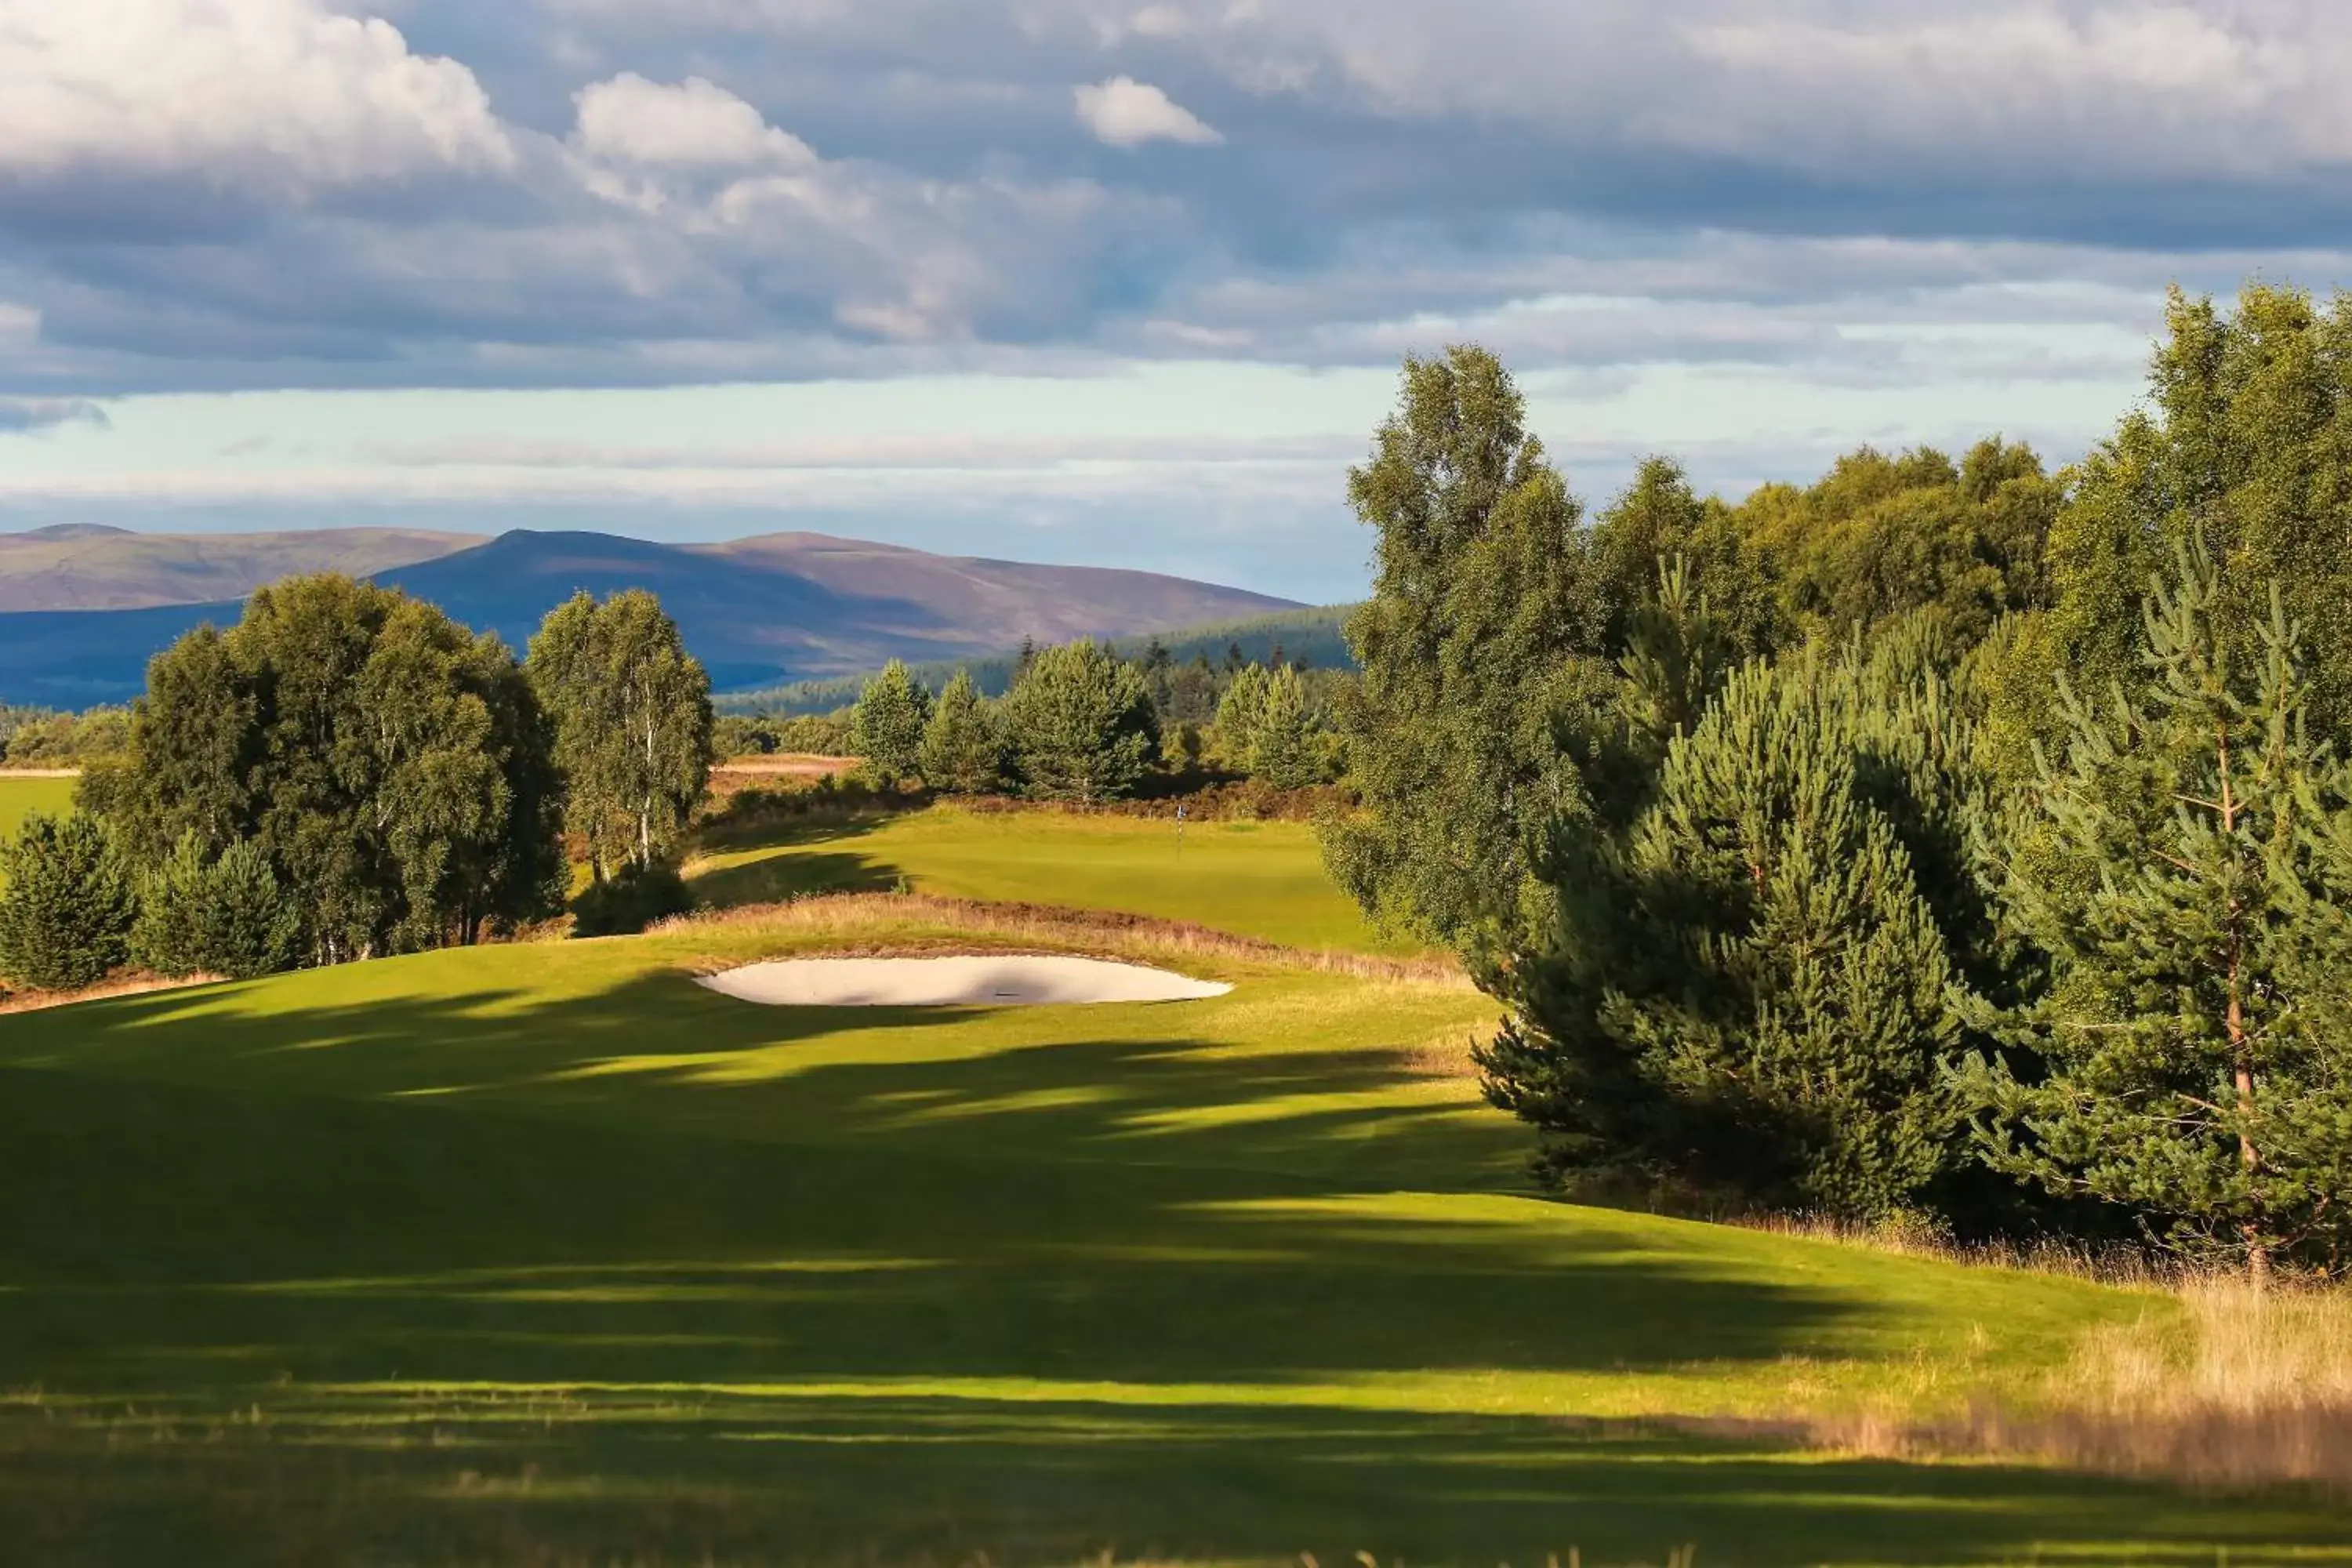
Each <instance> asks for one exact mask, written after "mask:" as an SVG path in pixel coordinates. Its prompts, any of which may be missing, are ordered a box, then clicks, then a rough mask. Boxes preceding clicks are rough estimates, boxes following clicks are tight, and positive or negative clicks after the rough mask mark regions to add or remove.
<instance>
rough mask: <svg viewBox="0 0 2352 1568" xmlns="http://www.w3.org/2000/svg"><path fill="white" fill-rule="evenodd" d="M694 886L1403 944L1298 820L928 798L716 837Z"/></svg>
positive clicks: (713, 896)
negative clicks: (1382, 929)
mask: <svg viewBox="0 0 2352 1568" xmlns="http://www.w3.org/2000/svg"><path fill="white" fill-rule="evenodd" d="M688 877H689V878H690V879H692V880H693V883H694V887H695V890H696V891H697V892H698V894H699V895H701V896H702V897H703V898H705V899H707V900H710V901H712V902H714V903H719V904H746V903H759V902H765V901H767V900H777V899H786V898H792V897H794V896H796V895H799V894H803V893H809V892H818V891H833V890H839V889H888V888H891V887H893V886H896V885H897V884H898V882H899V880H900V879H905V880H906V881H907V882H908V883H909V884H911V885H912V886H913V887H914V888H915V889H918V890H919V891H922V892H927V893H938V894H941V895H944V896H946V897H949V898H960V899H985V900H1011V901H1017V902H1026V903H1039V904H1053V905H1059V906H1064V907H1074V908H1083V909H1098V910H1119V911H1122V912H1124V913H1128V914H1138V915H1150V916H1152V917H1154V918H1156V919H1160V920H1172V921H1192V922H1195V923H1198V924H1201V925H1207V926H1213V927H1215V928H1216V929H1217V930H1220V931H1235V932H1238V933H1240V934H1241V935H1244V936H1252V937H1256V938H1258V939H1259V940H1261V941H1264V942H1279V943H1282V944H1283V945H1285V946H1288V947H1304V948H1342V949H1352V950H1357V951H1362V952H1410V951H1412V944H1410V943H1400V942H1393V941H1388V940H1384V939H1383V938H1381V936H1380V935H1379V934H1378V933H1376V932H1375V931H1372V930H1371V929H1370V927H1369V926H1367V925H1366V924H1365V922H1364V919H1363V916H1362V915H1361V914H1360V912H1358V910H1357V909H1356V906H1355V904H1354V903H1352V902H1351V901H1350V900H1349V899H1348V897H1347V896H1346V895H1345V894H1344V893H1342V892H1340V891H1339V889H1338V888H1336V887H1334V886H1332V883H1331V879H1330V876H1329V875H1328V873H1327V872H1326V871H1325V870H1324V868H1323V856H1322V851H1321V850H1320V849H1319V848H1318V847H1317V845H1316V842H1315V830H1314V828H1313V827H1312V826H1309V825H1308V824H1307V823H1303V822H1194V823H1187V824H1186V825H1185V826H1184V830H1183V836H1182V837H1181V841H1180V839H1179V838H1178V836H1177V829H1176V824H1175V823H1173V822H1172V821H1166V820H1160V819H1153V818H1146V817H1131V816H1078V815H1076V814H1074V813H1068V812H1057V811H1022V812H1016V813H1003V812H991V813H984V814H983V813H975V812H971V811H967V810H964V809H962V808H961V807H957V806H933V807H932V808H930V809H929V810H928V811H921V812H914V813H909V814H908V815H906V816H889V817H884V816H877V817H874V818H871V819H868V820H866V821H862V822H855V823H850V824H845V825H822V826H807V825H794V824H784V825H781V826H777V827H775V828H773V829H772V830H768V831H766V832H754V833H751V834H748V835H742V836H734V837H726V838H723V839H720V840H719V841H717V842H715V843H713V844H711V845H709V846H708V847H707V848H706V850H705V852H704V854H702V855H701V856H700V857H698V858H697V859H696V860H695V861H694V862H692V863H691V864H689V865H688Z"/></svg>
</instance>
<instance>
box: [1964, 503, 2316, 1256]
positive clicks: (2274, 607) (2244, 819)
mask: <svg viewBox="0 0 2352 1568" xmlns="http://www.w3.org/2000/svg"><path fill="white" fill-rule="evenodd" d="M2228 602H2229V601H2228V600H2227V599H2226V598H2225V596H2224V587H2223V584H2222V574H2221V569H2220V567H2219V565H2218V564H2217V563H2216V562H2215V560H2214V559H2213V557H2212V556H2211V555H2210V553H2209V552H2207V551H2206V550H2205V548H2204V547H2203V544H2202V542H2201V541H2199V542H2193V543H2191V544H2189V545H2187V546H2184V547H2183V548H2182V549H2181V550H2180V551H2179V562H2178V580H2177V582H2176V583H2175V584H2171V585H2169V586H2168V585H2165V584H2160V583H2159V584H2154V585H2153V588H2152V592H2151V595H2150V598H2149V600H2148V602H2147V609H2146V614H2145V618H2144V623H2143V624H2144V637H2145V646H2144V650H2143V657H2144V660H2145V670H2146V674H2145V678H2144V679H2143V681H2142V682H2141V684H2140V685H2139V687H2138V689H2137V690H2136V691H2131V692H2126V690H2125V689H2123V688H2122V687H2121V686H2120V685H2118V686H2116V688H2114V689H2112V690H2111V693H2110V695H2109V697H2108V699H2107V700H2106V701H2105V703H2104V704H2098V705H2094V704H2093V703H2091V702H2089V701H2087V700H2081V699H2078V698H2077V697H2075V696H2074V693H2073V692H2071V691H2068V692H2066V693H2064V695H2063V699H2062V706H2063V712H2064V716H2065V719H2066V721H2067V723H2068V726H2069V728H2070V729H2071V730H2072V731H2073V740H2072V742H2071V744H2070V745H2069V747H2068V749H2067V752H2066V757H2065V760H2064V762H2063V764H2059V765H2049V764H2046V763H2045V768H2044V774H2043V780H2042V789H2041V798H2042V805H2043V807H2044V810H2045V812H2046V820H2045V821H2044V822H2043V823H2042V826H2041V830H2040V832H2039V834H2038V835H2037V836H2036V837H2032V838H2029V839H2028V840H2027V841H2026V842H2025V843H2024V845H2023V847H2021V852H2020V853H2019V855H2018V856H2017V858H2016V866H2015V874H2014V878H2013V885H2012V889H2011V891H2012V899H2013V904H2014V909H2015V918H2016V920H2017V921H2018V923H2019V925H2020V927H2021V930H2022V931H2024V932H2025V933H2026V934H2027V935H2028V936H2029V937H2030V938H2031V939H2032V941H2033V942H2036V943H2037V944H2039V945H2040V946H2042V948H2044V949H2045V950H2046V951H2047V952H2050V953H2051V954H2052V955H2053V976H2052V984H2051V985H2050V987H2049V989H2048V991H2047V993H2046V994H2043V995H2042V996H2040V997H2038V998H2036V999H2034V1000H2033V1001H2032V1002H2031V1003H2030V1004H2029V1005H2020V1006H2017V1007H2013V1008H2011V1009H2010V1010H2008V1011H2007V1012H2006V1013H2004V1014H2001V1015H2000V1016H1998V1017H1996V1018H1995V1019H1994V1020H1993V1022H1995V1023H1996V1024H1997V1025H1998V1026H2000V1027H2001V1028H2002V1029H2003V1031H2004V1033H2005V1034H2006V1036H2007V1037H2008V1038H2009V1039H2010V1040H2011V1042H2012V1043H2013V1044H2014V1045H2016V1046H2017V1047H2021V1049H2023V1050H2024V1051H2026V1052H2029V1053H2031V1059H2034V1060H2038V1061H2039V1062H2041V1063H2043V1064H2046V1068H2045V1070H2044V1071H2043V1072H2042V1073H2041V1074H2039V1075H2036V1076H2028V1075H2026V1074H2022V1073H2020V1072H2018V1071H2016V1070H2014V1069H2013V1068H2011V1066H2010V1065H2008V1064H2007V1063H2005V1062H2003V1061H2000V1060H1996V1059H1991V1058H1987V1059H1985V1060H1982V1061H1980V1062H1979V1063H1978V1064H1977V1066H1976V1067H1975V1068H1974V1069H1973V1070H1972V1071H1971V1072H1969V1074H1968V1075H1967V1078H1966V1084H1967V1087H1968V1089H1969V1092H1970V1093H1971V1094H1972V1096H1973V1098H1974V1099H1975V1100H1976V1101H1977V1102H1978V1103H1979V1106H1980V1107H1982V1108H1983V1109H1984V1110H1985V1112H1986V1114H1985V1116H1984V1118H1983V1121H1982V1125H1981V1128H1980V1135H1981V1139H1982V1142H1983V1146H1984V1149H1985V1152H1986V1154H1987V1157H1988V1158H1989V1159H1990V1161H1991V1162H1992V1163H1994V1164H1995V1165H1996V1166H1998V1167H1999V1168H2000V1169H2003V1170H2007V1171H2011V1172H2013V1173H2016V1174H2018V1175H2021V1176H2024V1177H2027V1178H2030V1179H2032V1180H2033V1181H2036V1182H2039V1183H2041V1184H2043V1185H2045V1186H2047V1187H2049V1188H2051V1189H2052V1190H2053V1191H2058V1192H2069V1193H2080V1194H2088V1195H2090V1196H2093V1197H2095V1198H2099V1199H2104V1200H2105V1201H2106V1202H2108V1203H2111V1204H2118V1205H2128V1206H2129V1207H2131V1208H2133V1209H2135V1210H2137V1211H2139V1212H2141V1213H2142V1214H2144V1215H2147V1216H2149V1217H2150V1223H2151V1224H2152V1226H2154V1227H2155V1228H2157V1229H2158V1231H2159V1232H2160V1233H2161V1234H2162V1236H2163V1237H2165V1238H2166V1239H2167V1240H2168V1241H2169V1242H2170V1243H2171V1244H2173V1245H2174V1246H2176V1247H2179V1248H2181V1249H2183V1250H2186V1251H2189V1252H2192V1253H2195V1254H2198V1255H2200V1256H2204V1257H2220V1258H2231V1259H2234V1260H2236V1261H2239V1262H2242V1263H2243V1264H2244V1265H2245V1266H2246V1267H2247V1268H2249V1269H2250V1270H2252V1272H2254V1273H2256V1274H2261V1273H2263V1272H2265V1271H2266V1270H2267V1269H2268V1268H2271V1267H2272V1266H2273V1263H2275V1262H2279V1261H2292V1262H2294V1263H2298V1264H2301V1265H2305V1266H2310V1267H2315V1268H2323V1269H2326V1270H2331V1271H2341V1270H2343V1269H2344V1268H2345V1267H2346V1266H2347V1262H2352V1255H2347V1245H2352V816H2347V813H2352V777H2347V772H2346V769H2345V766H2344V764H2343V763H2342V762H2341V761H2340V760H2339V759H2338V758H2336V756H2335V755H2333V754H2332V753H2331V752H2330V751H2329V749H2328V748H2327V747H2326V745H2325V744H2324V743H2322V742H2318V741H2315V739H2314V738H2313V734H2312V726H2311V725H2310V723H2309V722H2308V719H2307V715H2308V712H2309V710H2310V706H2311V701H2312V690H2311V687H2310V685H2309V683H2308V681H2307V680H2306V679H2305V674H2304V672H2303V668H2302V665H2301V662H2300V658H2299V650H2298V647H2297V637H2296V634H2295V631H2294V627H2293V626H2291V624H2290V623H2289V621H2288V619H2287V615H2286V610H2285V607H2284V599H2283V595H2280V594H2279V593H2277V592H2273V594H2272V595H2271V604H2270V613H2269V615H2268V616H2267V617H2266V618H2265V620H2264V622H2263V625H2262V626H2261V627H2260V637H2259V639H2258V641H2257V642H2256V643H2255V645H2254V646H2255V648H2256V650H2257V651H2256V653H2255V655H2254V657H2252V658H2246V657H2244V656H2243V654H2242V649H2243V648H2244V647H2246V644H2245V642H2244V640H2243V639H2242V636H2241V635H2239V633H2238V631H2237V629H2236V628H2235V627H2233V626H2231V619H2232V617H2231V616H2230V615H2229V614H2228V613H2227V605H2228Z"/></svg>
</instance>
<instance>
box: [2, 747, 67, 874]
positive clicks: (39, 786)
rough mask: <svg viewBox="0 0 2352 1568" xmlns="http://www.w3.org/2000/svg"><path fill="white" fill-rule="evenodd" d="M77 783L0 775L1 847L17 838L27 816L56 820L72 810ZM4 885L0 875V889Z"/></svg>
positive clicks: (20, 774)
mask: <svg viewBox="0 0 2352 1568" xmlns="http://www.w3.org/2000/svg"><path fill="white" fill-rule="evenodd" d="M79 782H80V781H79V780H77V779H69V778H68V779H58V778H43V777H39V776H36V775H31V774H26V773H0V843H5V841H6V840H8V839H11V838H14V837H16V828H17V826H18V825H19V824H21V823H22V822H23V821H24V820H25V817H26V815H27V814H29V813H32V812H36V811H41V812H47V813H49V814H50V815H51V816H58V815H61V814H62V813H64V812H67V811H69V810H71V809H72V808H73V795H74V786H75V785H76V784H79ZM6 882H7V878H6V877H5V874H0V886H5V885H6Z"/></svg>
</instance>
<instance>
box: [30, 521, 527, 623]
mask: <svg viewBox="0 0 2352 1568" xmlns="http://www.w3.org/2000/svg"><path fill="white" fill-rule="evenodd" d="M483 542H485V540H484V538H483V536H482V535H480V534H478V533H432V532H426V531H422V530H418V529H407V528H320V529H310V530H306V531H299V532H288V533H133V532H132V531H131V530H129V529H127V528H108V527H105V526H103V525H101V524H98V523H78V522H67V523H58V524H57V525H55V526H53V527H49V528H37V529H34V530H33V531H30V532H28V533H0V613H5V612H21V611H27V610H141V609H152V608H154V607H156V606H158V605H203V604H213V603H217V602H220V601H223V600H231V599H241V598H243V597H245V595H247V594H250V593H252V592H253V591H254V590H255V589H256V588H258V587H260V586H261V585H262V584H264V583H268V582H274V581H275V580H276V579H278V578H280V577H289V576H292V575H294V574H297V573H301V572H348V573H351V574H352V575H353V576H358V577H364V576H366V575H368V574H370V573H373V572H383V571H387V570H389V569H391V568H392V567H394V566H407V565H412V564H414V563H416V562H419V561H429V560H431V559H432V558H433V557H435V556H436V555H449V554H454V553H455V552H457V551H460V550H467V549H471V548H472V547H474V546H475V545H478V544H481V543H483Z"/></svg>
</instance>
